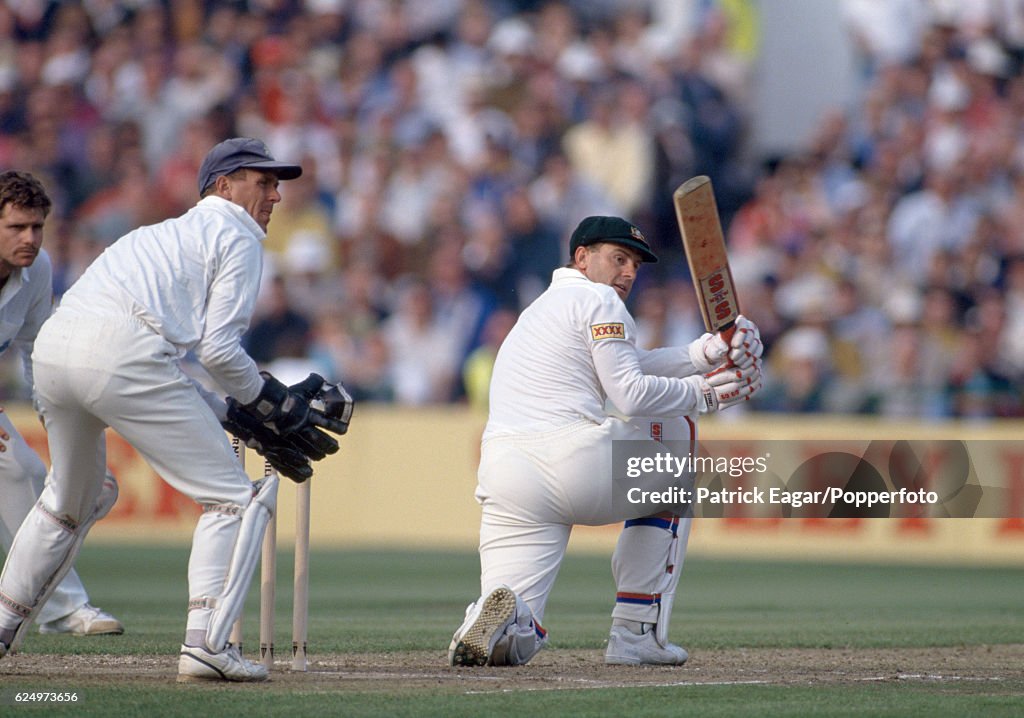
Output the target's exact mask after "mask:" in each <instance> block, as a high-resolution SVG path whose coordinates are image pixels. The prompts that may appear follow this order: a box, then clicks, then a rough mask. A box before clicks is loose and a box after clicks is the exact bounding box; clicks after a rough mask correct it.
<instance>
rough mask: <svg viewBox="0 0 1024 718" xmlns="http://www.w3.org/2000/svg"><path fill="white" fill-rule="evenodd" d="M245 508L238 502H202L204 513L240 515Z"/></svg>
mask: <svg viewBox="0 0 1024 718" xmlns="http://www.w3.org/2000/svg"><path fill="white" fill-rule="evenodd" d="M243 511H245V509H244V508H243V507H241V506H239V505H238V504H204V505H203V513H204V514H222V515H224V516H241V515H242V512H243Z"/></svg>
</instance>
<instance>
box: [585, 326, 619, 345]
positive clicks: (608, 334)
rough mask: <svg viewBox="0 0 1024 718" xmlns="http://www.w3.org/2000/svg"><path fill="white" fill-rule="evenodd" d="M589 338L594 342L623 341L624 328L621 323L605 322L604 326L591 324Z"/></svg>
mask: <svg viewBox="0 0 1024 718" xmlns="http://www.w3.org/2000/svg"><path fill="white" fill-rule="evenodd" d="M590 336H591V337H592V338H593V340H594V341H595V342H599V341H601V340H602V339H625V338H626V327H625V325H624V324H623V323H622V322H607V323H606V324H591V325H590Z"/></svg>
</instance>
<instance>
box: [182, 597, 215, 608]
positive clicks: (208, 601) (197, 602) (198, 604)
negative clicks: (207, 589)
mask: <svg viewBox="0 0 1024 718" xmlns="http://www.w3.org/2000/svg"><path fill="white" fill-rule="evenodd" d="M216 607H217V599H216V598H214V597H213V596H200V597H199V598H190V599H189V600H188V610H190V611H198V610H199V609H201V608H216Z"/></svg>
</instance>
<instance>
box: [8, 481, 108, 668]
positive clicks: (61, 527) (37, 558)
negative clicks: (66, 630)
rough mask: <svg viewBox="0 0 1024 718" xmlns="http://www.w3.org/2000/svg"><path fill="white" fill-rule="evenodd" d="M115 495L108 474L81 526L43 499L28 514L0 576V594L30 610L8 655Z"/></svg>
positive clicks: (18, 642)
mask: <svg viewBox="0 0 1024 718" xmlns="http://www.w3.org/2000/svg"><path fill="white" fill-rule="evenodd" d="M117 491H118V490H117V481H116V480H115V479H114V477H113V476H111V475H110V474H109V473H108V474H107V475H106V477H105V478H104V480H103V487H102V488H101V490H100V495H99V497H98V498H97V499H96V505H95V507H94V508H93V511H92V513H91V514H89V517H88V518H87V519H86V520H85V521H83V522H82V523H80V524H75V522H73V521H71V520H69V519H68V518H67V517H64V516H58V515H56V514H54V513H53V512H52V511H50V510H49V509H48V508H46V507H45V506H44V505H43V500H42V499H40V500H39V501H38V502H37V503H36V505H35V506H34V507H33V508H32V510H31V511H30V512H29V514H28V516H27V517H26V518H25V522H24V523H23V524H22V526H21V529H19V530H18V535H17V536H15V538H14V544H13V545H12V547H11V553H10V554H9V555H8V558H7V563H6V564H5V565H4V571H3V575H0V593H2V594H3V595H4V596H5V597H7V598H8V599H9V600H12V601H14V602H17V603H18V604H21V605H22V606H24V607H26V608H28V609H29V612H28V615H27V616H26V617H25V619H24V620H23V621H22V622H21V624H20V625H19V626H18V629H17V631H16V632H15V634H14V638H13V639H12V640H11V645H10V646H9V648H8V652H9V653H14V652H15V651H17V650H18V646H20V645H21V641H22V639H23V638H24V637H25V632H26V631H27V630H28V627H29V625H31V623H32V621H33V620H34V619H35V618H36V616H38V615H39V611H40V610H42V608H43V606H44V605H45V604H46V601H47V600H48V599H49V598H50V596H51V595H52V594H53V592H54V590H55V589H56V588H57V586H58V584H60V582H61V581H62V580H63V579H64V576H65V575H67V572H68V571H69V570H71V566H72V564H74V562H75V557H76V556H77V555H78V551H79V549H80V548H81V547H82V542H83V541H84V540H85V536H86V534H87V533H89V529H90V528H92V525H93V524H94V523H96V522H97V521H99V520H100V519H101V518H103V517H104V516H106V515H107V514H108V513H109V512H110V509H111V508H113V506H114V504H115V503H116V502H117ZM44 496H45V494H44Z"/></svg>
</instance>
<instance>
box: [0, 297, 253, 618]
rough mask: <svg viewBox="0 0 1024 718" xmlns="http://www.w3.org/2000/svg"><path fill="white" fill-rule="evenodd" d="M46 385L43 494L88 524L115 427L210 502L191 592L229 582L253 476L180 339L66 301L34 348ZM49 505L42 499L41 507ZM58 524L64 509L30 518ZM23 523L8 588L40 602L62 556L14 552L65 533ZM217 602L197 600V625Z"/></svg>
mask: <svg viewBox="0 0 1024 718" xmlns="http://www.w3.org/2000/svg"><path fill="white" fill-rule="evenodd" d="M33 363H34V368H35V381H36V393H37V396H38V398H39V401H40V403H41V405H42V409H43V416H44V420H45V422H46V429H47V434H48V440H49V445H50V456H51V462H52V466H51V470H50V471H51V475H50V478H49V481H48V482H47V484H46V488H45V489H44V490H43V493H42V496H41V499H40V503H41V504H43V506H44V507H45V509H46V510H48V512H49V515H51V516H56V517H66V518H67V519H68V520H69V521H70V522H72V523H74V524H78V523H80V522H81V521H83V520H84V519H86V518H87V517H88V516H89V514H90V512H91V511H92V510H93V507H94V506H95V504H96V500H97V497H98V496H99V492H100V490H101V488H102V485H103V480H104V476H105V473H106V471H105V467H106V439H105V435H104V430H105V429H106V428H107V427H111V428H112V429H114V430H115V431H117V432H118V433H119V434H120V435H121V436H122V437H124V439H125V440H126V441H128V443H129V444H131V445H132V446H133V447H135V449H136V450H137V451H138V452H139V453H140V454H141V455H142V457H143V458H144V459H145V460H146V461H147V462H148V463H149V465H150V466H151V467H152V468H153V469H154V470H155V471H156V473H157V474H159V475H160V477H161V478H163V479H164V480H165V481H166V482H167V483H169V484H170V485H171V486H172V487H174V488H175V489H176V490H178V491H179V492H181V493H182V494H185V495H186V496H189V497H190V498H192V499H194V500H195V501H197V502H199V503H200V504H202V505H203V506H204V508H205V509H206V510H205V511H204V513H203V515H202V516H201V517H200V519H199V522H198V524H197V526H196V530H195V533H194V535H193V542H192V553H191V557H190V559H189V567H188V583H189V596H190V597H206V596H218V595H219V594H220V593H221V591H222V590H223V587H224V581H225V577H226V576H227V573H228V565H229V562H230V559H231V555H232V552H233V550H234V544H235V539H236V537H237V534H238V527H239V524H240V522H241V518H240V516H241V513H242V510H243V509H244V508H245V507H246V506H247V505H248V504H249V502H250V501H251V499H252V495H253V492H252V484H251V482H250V481H249V479H248V477H247V476H246V474H245V473H244V471H243V470H242V469H241V467H240V466H239V463H238V461H237V459H236V457H235V454H234V452H233V451H232V449H231V445H230V443H229V442H228V439H227V436H226V435H225V433H224V430H223V428H222V427H221V425H220V422H219V421H218V420H217V418H216V416H215V415H214V413H213V411H212V410H211V409H210V408H209V406H207V404H206V403H205V401H204V400H203V399H202V397H201V396H200V395H199V393H198V392H197V391H196V389H195V387H194V386H193V385H192V383H191V382H190V381H189V379H188V377H186V376H185V374H184V373H183V372H182V370H181V368H180V366H179V364H178V357H177V351H176V350H175V348H174V346H173V345H171V344H170V343H169V342H167V341H166V340H165V339H164V338H163V337H161V336H160V335H158V334H156V333H155V332H154V331H153V330H152V329H150V328H149V327H148V326H146V325H145V324H144V323H143V322H141V321H140V320H138V319H136V318H133V317H123V318H104V319H97V318H93V317H89V316H75V315H73V314H72V313H70V312H68V311H63V312H62V311H61V310H60V309H58V311H57V312H56V313H55V314H54V315H53V316H52V317H51V318H50V319H49V320H48V321H47V322H46V323H45V324H44V325H43V327H42V329H41V330H40V332H39V336H38V338H37V340H36V344H35V351H34V352H33ZM38 510H40V509H38V508H37V509H33V511H38ZM30 524H31V527H32V529H33V530H34V531H36V532H40V533H44V534H45V533H46V532H51V533H53V534H54V535H57V534H58V533H59V532H60V531H61V528H60V527H59V526H57V525H56V524H55V523H54V522H53V521H35V522H29V521H26V522H25V527H26V528H28V527H29V526H30ZM25 534H26V531H21V532H19V534H18V536H17V538H16V539H15V545H14V547H13V549H12V551H11V555H10V556H9V557H8V560H7V568H8V569H9V568H10V567H11V565H12V564H15V565H17V566H18V567H19V570H17V571H9V570H5V572H4V575H3V581H2V582H0V593H2V594H4V595H6V596H9V597H11V598H13V599H14V600H15V601H19V602H25V603H27V604H28V605H31V602H32V601H33V600H34V597H35V596H37V595H39V591H40V589H41V588H42V586H43V585H44V584H45V583H46V581H47V579H48V577H50V576H52V575H53V573H54V571H55V570H56V568H57V566H58V565H59V563H60V561H61V557H60V556H53V555H49V554H40V555H37V556H34V557H32V560H31V562H30V561H28V560H25V559H27V558H28V557H27V556H23V557H21V559H22V560H18V561H15V558H16V555H17V554H18V552H19V551H21V552H24V553H25V554H28V553H31V552H32V551H33V547H34V546H37V545H44V546H45V545H54V544H59V543H60V541H61V540H60V539H55V538H54V537H51V536H40V537H35V536H30V535H25ZM209 613H210V611H209V610H208V609H205V610H197V611H190V612H189V619H188V629H200V630H201V629H205V623H208V621H209Z"/></svg>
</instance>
